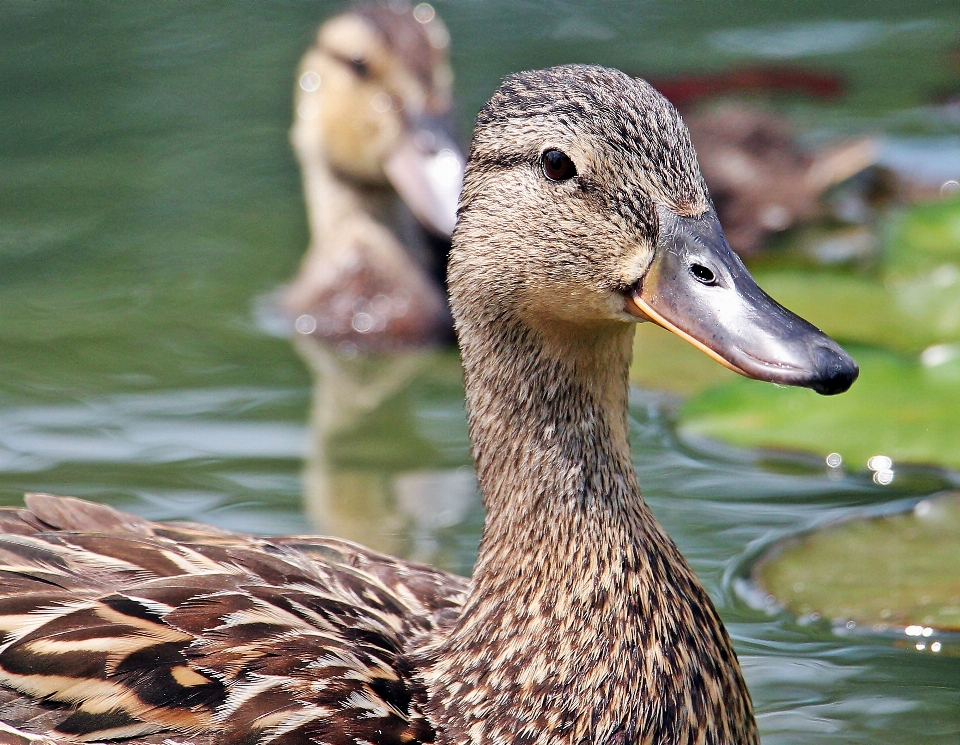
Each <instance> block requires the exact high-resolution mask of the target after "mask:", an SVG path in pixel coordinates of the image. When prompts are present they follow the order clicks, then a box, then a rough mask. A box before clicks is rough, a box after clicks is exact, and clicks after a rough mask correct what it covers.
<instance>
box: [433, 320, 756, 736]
mask: <svg viewBox="0 0 960 745" xmlns="http://www.w3.org/2000/svg"><path fill="white" fill-rule="evenodd" d="M491 328H492V327H488V329H487V330H488V331H489V330H490V329H491ZM496 328H497V333H496V334H493V333H486V334H485V333H484V328H482V327H469V326H468V327H461V329H460V341H461V349H462V354H463V363H464V370H465V375H466V385H467V406H468V412H469V418H470V428H471V438H472V441H473V443H474V450H475V453H474V455H475V459H476V465H477V475H478V479H479V482H480V488H481V491H482V493H483V497H484V502H485V505H486V507H487V510H488V514H487V520H486V523H485V525H484V532H483V539H482V542H481V547H480V554H479V557H478V560H477V564H476V568H475V571H474V577H473V588H472V591H471V594H470V596H469V598H468V600H467V603H466V604H465V607H464V610H463V613H462V615H461V617H460V620H459V622H458V624H457V626H456V627H455V629H454V630H453V631H452V632H451V634H450V635H449V636H448V637H447V638H446V639H445V640H444V641H443V642H442V643H441V645H440V646H439V647H438V649H437V650H436V662H435V664H434V665H433V667H432V668H431V669H430V670H429V671H428V673H427V674H426V680H427V683H428V690H429V691H430V693H431V706H432V707H433V708H432V712H433V716H434V719H435V720H436V723H437V724H438V729H439V731H440V739H439V740H438V743H458V744H459V743H487V742H507V741H510V742H515V741H518V740H517V733H520V732H529V733H530V736H529V738H527V739H523V742H528V743H539V742H544V743H546V742H550V743H557V742H570V743H606V742H623V743H626V742H635V741H637V742H638V741H644V742H648V741H649V742H655V743H661V742H663V743H667V742H669V743H686V742H691V743H692V742H696V741H697V739H696V738H697V736H698V735H699V734H702V733H703V732H707V734H708V736H707V738H706V739H705V740H704V742H711V743H731V744H732V743H737V744H738V745H742V744H743V743H750V742H754V739H752V738H753V737H755V731H754V730H753V729H752V727H753V720H752V715H751V714H750V704H749V698H748V697H747V694H746V690H745V688H744V686H743V681H742V679H741V677H740V671H739V667H738V666H737V662H736V658H735V656H734V654H733V651H732V649H731V647H730V643H729V639H728V638H727V636H726V633H725V632H724V630H723V627H722V625H721V623H720V621H719V618H718V617H717V615H716V612H715V610H714V608H713V606H712V604H711V603H710V600H709V598H708V597H707V596H706V593H705V592H704V590H703V588H702V587H701V585H700V584H699V582H698V581H697V580H696V578H695V576H694V575H693V573H692V571H691V570H690V568H689V567H688V566H687V564H686V563H685V562H684V560H683V558H682V557H681V556H680V554H679V552H678V551H677V549H676V547H675V546H674V544H673V543H672V542H671V541H670V539H669V538H668V537H667V536H666V535H665V534H664V532H663V530H662V529H661V528H660V526H659V525H658V524H657V523H656V521H655V520H654V519H653V517H652V515H651V514H650V512H649V509H648V508H647V506H646V504H645V503H644V502H643V500H642V498H641V496H640V491H639V486H638V484H637V478H636V474H635V471H634V468H633V463H632V458H631V454H630V447H629V442H628V432H627V395H628V366H629V362H630V355H631V346H632V337H633V327H632V326H625V325H620V324H617V325H613V324H611V325H608V326H603V327H595V328H583V327H577V326H570V327H568V328H555V329H553V328H552V329H551V331H550V332H549V333H548V332H540V331H534V330H531V329H529V328H524V327H522V326H520V325H517V326H515V327H514V328H512V329H511V328H509V327H508V326H506V325H504V324H503V323H502V322H501V323H498V324H497V325H496ZM708 666H709V669H708ZM441 681H447V682H445V683H443V682H441ZM449 681H453V682H452V683H451V682H449ZM691 707H693V708H692V709H691ZM728 708H729V710H730V711H729V715H728V713H725V711H724V710H725V709H728ZM711 733H712V734H713V735H714V736H715V737H714V739H711V737H710V735H711ZM751 733H753V734H752V735H751ZM688 735H689V736H688ZM647 738H649V739H647Z"/></svg>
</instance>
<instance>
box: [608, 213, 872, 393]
mask: <svg viewBox="0 0 960 745" xmlns="http://www.w3.org/2000/svg"><path fill="white" fill-rule="evenodd" d="M658 215H659V218H660V241H659V243H658V245H657V250H656V252H655V256H654V259H653V261H652V263H651V265H650V268H649V269H648V271H647V272H646V274H645V275H644V277H643V279H642V280H641V282H640V283H638V285H636V286H635V287H634V288H633V289H632V290H631V291H630V292H629V294H628V297H627V301H626V310H627V312H628V313H630V314H632V315H634V316H636V317H638V318H640V319H642V320H649V321H653V322H654V323H656V324H658V325H660V326H662V327H663V328H665V329H667V330H669V331H672V332H673V333H675V334H677V335H678V336H680V337H681V338H683V339H686V340H687V341H688V342H690V343H691V344H693V345H694V346H695V347H697V348H698V349H700V350H701V351H703V352H706V353H707V354H708V355H710V356H711V357H713V358H714V359H715V360H716V361H717V362H719V363H720V364H721V365H724V366H725V367H728V368H730V369H731V370H733V371H734V372H737V373H740V374H741V375H745V376H746V377H748V378H755V379H757V380H765V381H768V382H771V383H778V384H781V385H796V386H803V387H805V388H812V389H813V390H815V391H816V392H817V393H821V394H824V395H832V394H835V393H843V392H844V391H846V390H847V389H848V388H849V387H850V386H851V385H852V384H853V382H854V381H855V380H856V379H857V375H858V374H859V372H860V370H859V368H858V367H857V363H856V362H854V361H853V359H852V358H851V357H850V356H849V355H848V354H847V353H846V352H845V351H844V350H843V349H842V348H841V347H840V345H839V344H837V343H836V342H835V341H834V340H833V339H831V338H830V337H829V336H827V335H826V334H824V333H823V332H822V331H820V330H819V329H818V328H816V327H815V326H813V325H812V324H810V323H808V322H807V321H805V320H803V319H802V318H800V317H799V316H797V315H796V314H794V313H791V312H790V311H789V310H787V309H786V308H784V307H783V306H782V305H780V304H779V303H777V302H776V301H775V300H773V298H771V297H770V296H769V295H767V294H766V293H765V292H764V291H763V290H761V289H760V287H759V286H758V285H757V283H756V282H755V281H754V280H753V277H751V276H750V273H749V272H748V271H747V269H746V267H745V266H744V265H743V262H742V261H740V258H739V257H738V256H737V255H736V254H735V253H734V252H733V251H732V250H731V248H730V246H729V244H728V243H727V240H726V238H725V237H724V235H723V229H722V228H721V227H720V222H719V220H717V216H716V213H714V212H713V211H712V210H710V211H709V212H707V213H705V214H704V215H702V216H701V217H698V218H692V217H681V216H678V215H677V214H675V213H673V212H671V211H670V210H667V209H664V208H658Z"/></svg>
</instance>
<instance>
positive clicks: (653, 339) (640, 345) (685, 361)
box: [630, 323, 739, 396]
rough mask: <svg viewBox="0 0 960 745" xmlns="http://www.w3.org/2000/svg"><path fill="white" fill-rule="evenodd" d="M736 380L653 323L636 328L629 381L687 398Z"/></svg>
mask: <svg viewBox="0 0 960 745" xmlns="http://www.w3.org/2000/svg"><path fill="white" fill-rule="evenodd" d="M737 377H739V376H738V375H737V374H736V373H732V372H730V371H729V370H727V368H725V367H723V366H722V365H719V364H717V363H716V362H714V361H713V360H712V359H710V358H709V357H707V355H705V354H704V353H703V352H701V351H700V350H699V349H697V348H696V347H694V346H692V345H691V344H689V343H688V342H686V341H684V340H683V339H681V338H680V337H679V336H676V335H675V334H672V333H670V332H669V331H666V330H665V329H662V328H660V327H659V326H657V325H656V324H653V323H641V324H638V325H637V335H636V337H635V339H634V344H633V364H632V365H631V367H630V381H631V382H632V383H634V384H635V385H639V386H641V387H642V388H655V389H656V390H660V391H668V392H670V393H676V394H678V395H681V396H690V395H693V394H695V393H698V392H700V391H702V390H704V389H706V388H709V387H711V386H714V385H718V384H721V383H725V382H729V381H731V380H733V379H735V378H737Z"/></svg>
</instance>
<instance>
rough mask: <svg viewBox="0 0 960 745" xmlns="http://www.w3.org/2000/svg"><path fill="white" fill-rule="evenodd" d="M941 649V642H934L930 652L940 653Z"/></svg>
mask: <svg viewBox="0 0 960 745" xmlns="http://www.w3.org/2000/svg"><path fill="white" fill-rule="evenodd" d="M940 647H941V644H940V642H934V643H933V644H931V645H930V651H931V652H939V651H940Z"/></svg>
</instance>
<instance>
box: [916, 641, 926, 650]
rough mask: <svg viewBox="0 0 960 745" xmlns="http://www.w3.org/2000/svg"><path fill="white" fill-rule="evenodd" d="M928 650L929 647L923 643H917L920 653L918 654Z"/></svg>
mask: <svg viewBox="0 0 960 745" xmlns="http://www.w3.org/2000/svg"><path fill="white" fill-rule="evenodd" d="M926 648H927V645H926V644H924V643H923V642H917V651H918V652H922V651H923V650H925V649H926Z"/></svg>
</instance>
